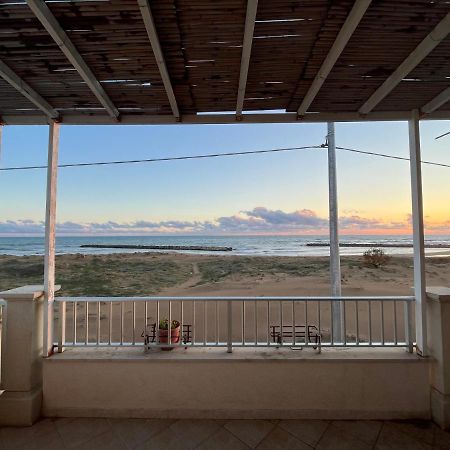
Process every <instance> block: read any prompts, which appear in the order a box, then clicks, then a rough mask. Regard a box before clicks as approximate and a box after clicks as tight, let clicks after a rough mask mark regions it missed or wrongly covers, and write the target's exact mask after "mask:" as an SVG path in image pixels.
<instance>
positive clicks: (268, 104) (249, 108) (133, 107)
mask: <svg viewBox="0 0 450 450" xmlns="http://www.w3.org/2000/svg"><path fill="white" fill-rule="evenodd" d="M449 34H450V3H449V2H448V1H439V0H436V1H433V2H431V1H428V0H395V1H391V0H354V1H353V0H334V1H333V0H275V1H274V0H259V1H258V0H247V1H246V0H223V1H211V0H158V1H156V0H154V1H149V0H74V1H69V0H49V1H44V0H1V1H0V124H2V125H33V124H49V125H50V136H49V164H48V185H47V209H46V260H45V261H46V262H45V285H46V296H47V302H48V308H47V309H48V314H46V320H47V326H46V329H48V330H51V329H52V328H51V326H50V322H51V321H52V311H53V308H52V307H51V303H52V301H53V298H54V243H55V212H56V174H57V153H58V136H59V124H68V125H69V124H83V125H87V124H94V125H95V124H96V125H100V124H178V123H180V124H184V123H186V124H232V123H288V122H291V123H294V122H296V123H301V122H328V123H329V137H330V139H329V142H330V145H329V155H330V158H329V161H330V164H329V172H330V230H331V238H332V239H331V244H332V247H331V249H332V252H331V253H332V258H331V259H332V275H333V283H332V285H333V294H334V295H336V296H338V295H339V293H340V274H339V251H338V233H337V201H336V177H335V175H336V174H335V158H334V138H333V136H334V133H333V130H334V127H333V122H336V121H363V120H368V121H372V120H408V121H409V124H410V150H411V151H410V154H411V186H412V210H413V228H414V254H415V258H414V262H415V264H414V270H415V296H416V333H417V346H418V348H419V350H420V351H421V352H423V353H426V338H425V336H426V333H425V331H426V328H425V327H426V320H425V301H424V299H425V276H424V249H423V212H422V186H421V167H420V136H419V120H420V119H450V36H449ZM0 132H1V126H0ZM44 340H45V348H49V349H50V348H51V346H52V343H53V337H52V336H51V332H50V331H49V333H47V335H46V336H44Z"/></svg>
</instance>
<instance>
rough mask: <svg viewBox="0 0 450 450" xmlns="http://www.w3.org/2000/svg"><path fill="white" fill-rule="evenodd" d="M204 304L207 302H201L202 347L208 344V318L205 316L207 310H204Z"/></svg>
mask: <svg viewBox="0 0 450 450" xmlns="http://www.w3.org/2000/svg"><path fill="white" fill-rule="evenodd" d="M206 302H207V300H204V301H203V346H204V347H206V344H207V342H208V318H207V317H206V316H207V313H208V311H207V309H206Z"/></svg>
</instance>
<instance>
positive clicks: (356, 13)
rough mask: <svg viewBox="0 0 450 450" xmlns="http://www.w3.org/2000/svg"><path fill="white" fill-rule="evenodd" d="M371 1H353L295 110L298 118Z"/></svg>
mask: <svg viewBox="0 0 450 450" xmlns="http://www.w3.org/2000/svg"><path fill="white" fill-rule="evenodd" d="M371 1H372V0H356V1H355V4H354V5H353V8H352V10H351V11H350V14H349V15H348V17H347V19H346V21H345V22H344V25H343V26H342V28H341V30H340V31H339V34H338V35H337V37H336V40H335V41H334V43H333V45H332V47H331V49H330V51H329V52H328V54H327V57H326V58H325V60H324V62H323V63H322V66H321V67H320V69H319V71H318V72H317V75H316V76H315V78H314V81H313V82H312V84H311V86H310V88H309V89H308V92H307V93H306V95H305V97H304V99H303V101H302V103H301V105H300V107H299V108H298V110H297V114H298V115H299V116H303V115H305V113H306V111H308V108H309V107H310V106H311V103H312V102H313V100H314V99H315V97H316V95H317V93H318V92H319V90H320V88H321V87H322V85H323V83H324V82H325V80H326V79H327V77H328V75H329V74H330V72H331V69H332V68H333V67H334V65H335V64H336V61H337V60H338V58H339V56H340V55H341V53H342V51H343V50H344V48H345V46H346V45H347V42H348V41H349V40H350V38H351V36H352V34H353V32H354V31H355V29H356V27H357V26H358V24H359V22H360V21H361V19H362V18H363V16H364V14H365V12H366V10H367V8H368V7H369V6H370V3H371Z"/></svg>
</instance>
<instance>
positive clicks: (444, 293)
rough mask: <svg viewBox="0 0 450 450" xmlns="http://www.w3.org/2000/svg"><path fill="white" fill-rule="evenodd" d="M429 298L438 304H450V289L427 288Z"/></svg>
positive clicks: (441, 287) (439, 287) (440, 287)
mask: <svg viewBox="0 0 450 450" xmlns="http://www.w3.org/2000/svg"><path fill="white" fill-rule="evenodd" d="M427 297H428V298H429V299H431V300H435V301H438V302H443V303H445V302H450V288H448V287H444V286H430V287H427Z"/></svg>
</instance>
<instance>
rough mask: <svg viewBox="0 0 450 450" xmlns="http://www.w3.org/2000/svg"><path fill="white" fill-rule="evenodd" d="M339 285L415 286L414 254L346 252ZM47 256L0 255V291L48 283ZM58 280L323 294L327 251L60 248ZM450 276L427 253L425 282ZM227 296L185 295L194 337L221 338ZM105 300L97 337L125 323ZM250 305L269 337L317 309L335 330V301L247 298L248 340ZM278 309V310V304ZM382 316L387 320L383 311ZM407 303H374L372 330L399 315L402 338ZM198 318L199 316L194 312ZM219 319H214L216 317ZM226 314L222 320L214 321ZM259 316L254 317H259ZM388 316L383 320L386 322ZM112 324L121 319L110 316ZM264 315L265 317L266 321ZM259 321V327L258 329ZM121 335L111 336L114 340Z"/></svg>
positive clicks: (80, 317) (76, 287) (73, 285)
mask: <svg viewBox="0 0 450 450" xmlns="http://www.w3.org/2000/svg"><path fill="white" fill-rule="evenodd" d="M341 264H342V291H343V295H348V296H369V295H380V296H390V295H393V296H395V295H411V293H412V290H411V286H412V284H413V281H412V278H413V266H412V258H411V257H406V256H405V257H399V256H395V257H392V258H391V259H390V260H389V262H388V263H387V264H386V265H385V266H383V267H379V268H375V267H368V266H367V265H365V264H364V261H363V258H362V257H359V256H354V257H348V256H346V257H342V263H341ZM42 273H43V258H42V257H39V256H22V257H15V256H1V257H0V274H1V275H0V290H5V289H9V288H13V287H17V286H20V285H25V284H40V283H42ZM56 280H57V283H58V284H61V285H62V289H61V291H60V292H59V293H58V295H64V296H105V297H113V296H115V297H117V296H125V297H126V296H151V295H161V296H169V297H172V296H173V297H175V296H194V297H199V298H201V297H204V296H258V297H259V296H262V297H267V296H327V295H329V294H330V287H329V261H328V258H326V257H244V256H227V257H225V256H204V255H187V254H176V253H162V254H157V253H135V254H111V255H79V254H76V255H60V256H58V257H57V260H56ZM449 283H450V258H448V257H432V258H427V284H428V285H434V286H438V285H440V286H443V285H448V284H449ZM85 306H86V305H85V304H80V303H79V304H78V305H77V336H78V339H83V338H84V339H85V336H86V329H85V322H86V320H85V318H86V317H88V320H89V332H88V336H89V340H95V338H96V329H97V325H96V317H97V311H96V309H95V308H96V305H95V304H91V305H90V308H89V311H88V314H86V310H85ZM225 307H226V305H225V304H220V305H218V306H216V305H215V302H209V303H208V302H203V301H201V299H200V300H199V301H196V302H195V306H194V304H193V303H189V304H187V305H186V306H185V308H184V312H183V314H184V321H185V323H191V324H192V323H196V338H198V339H200V340H202V339H206V340H208V341H217V340H224V338H225V332H226V330H225V320H224V319H223V318H224V317H226V310H225ZM368 307H369V306H368V304H366V303H365V304H360V305H359V307H358V314H359V330H358V333H359V338H360V339H361V340H367V338H368V335H369V331H368V326H369V324H368V321H367V318H368V314H367V309H368ZM100 308H101V314H100V315H101V323H100V328H101V333H100V334H101V338H102V340H106V339H108V329H109V327H108V325H107V322H108V320H109V315H110V314H111V317H112V320H113V327H112V328H113V329H114V330H118V329H119V328H120V326H119V321H120V304H115V305H114V306H113V308H112V309H111V310H109V309H108V305H106V304H102V305H101V306H100ZM155 308H156V306H155V305H154V304H151V303H149V305H148V310H147V323H154V322H156V321H157V312H156V309H155ZM242 308H245V327H246V331H245V335H246V339H247V340H248V339H250V340H253V339H256V338H257V339H258V340H263V341H264V340H265V339H267V329H268V327H267V324H268V323H269V322H270V325H272V324H279V323H280V317H281V315H283V317H284V323H285V324H289V323H292V320H293V314H295V322H296V323H305V321H306V320H307V321H308V323H309V324H316V325H317V323H318V319H319V314H320V317H321V321H322V322H321V331H322V333H323V334H326V333H327V332H329V331H330V317H331V315H330V303H321V304H320V305H319V304H318V303H316V302H312V303H309V305H308V312H307V313H306V311H305V304H304V303H299V304H296V306H295V311H294V309H293V306H292V303H290V302H287V303H285V304H284V305H283V306H282V307H280V305H277V304H271V305H270V307H268V305H267V303H266V302H258V304H257V305H255V304H254V303H252V302H247V303H246V305H245V307H243V306H242V304H234V305H233V324H234V328H233V338H234V339H235V340H236V341H239V340H241V339H242V326H243V320H242V312H243V309H242ZM281 311H282V312H281ZM123 314H124V332H125V338H126V339H130V340H131V339H132V334H133V327H132V324H133V311H132V305H131V304H130V303H127V304H124V305H123ZM167 315H168V311H167V305H163V304H161V310H160V316H159V317H160V318H164V317H166V316H167ZM346 315H347V330H348V338H349V339H354V338H355V335H356V319H355V317H356V305H355V303H354V302H352V303H349V304H347V309H346ZM382 315H383V316H384V320H383V322H382V320H381V317H382ZM403 316H404V312H403V305H402V304H398V305H397V309H396V311H394V304H393V303H392V302H389V303H387V304H386V305H385V306H384V311H383V312H382V311H381V305H380V303H379V302H374V303H373V304H372V337H373V339H380V338H381V335H380V333H381V329H382V328H384V332H385V338H386V339H393V338H394V322H396V323H397V333H398V338H399V339H401V337H402V335H403V333H404V321H403ZM67 317H68V327H67V335H68V336H69V339H70V336H72V335H73V327H72V326H71V323H72V320H71V319H72V317H73V309H71V307H70V306H69V307H68V310H67ZM134 317H135V319H134V321H135V325H134V334H135V336H136V337H137V338H138V339H139V336H140V334H141V332H142V330H143V328H144V324H145V312H144V305H143V303H142V302H137V303H136V305H135V312H134ZM180 317H181V308H180V304H179V302H173V304H172V318H174V319H180ZM194 317H195V319H194ZM204 317H208V323H210V325H209V328H208V329H207V330H206V336H205V328H204ZM217 317H218V318H220V320H219V321H216V318H217ZM217 322H220V323H217ZM255 322H257V324H258V325H257V324H256V323H255ZM382 323H383V326H382ZM114 324H115V325H114ZM262 324H263V325H264V326H262ZM258 326H259V328H258ZM115 339H118V336H113V337H112V340H113V341H114V340H115Z"/></svg>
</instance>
